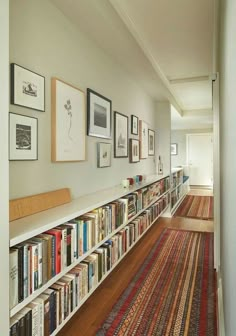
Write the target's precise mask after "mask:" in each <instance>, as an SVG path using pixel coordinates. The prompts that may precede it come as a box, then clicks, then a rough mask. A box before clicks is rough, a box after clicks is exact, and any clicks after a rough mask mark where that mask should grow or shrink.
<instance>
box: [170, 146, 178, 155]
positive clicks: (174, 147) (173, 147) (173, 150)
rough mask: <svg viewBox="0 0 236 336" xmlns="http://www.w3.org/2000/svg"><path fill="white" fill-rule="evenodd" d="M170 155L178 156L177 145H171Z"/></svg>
mask: <svg viewBox="0 0 236 336" xmlns="http://www.w3.org/2000/svg"><path fill="white" fill-rule="evenodd" d="M170 154H171V155H177V154H178V145H177V143H172V144H171V145H170Z"/></svg>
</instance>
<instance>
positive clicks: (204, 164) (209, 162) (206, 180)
mask: <svg viewBox="0 0 236 336" xmlns="http://www.w3.org/2000/svg"><path fill="white" fill-rule="evenodd" d="M186 141H187V163H188V166H189V184H190V186H203V187H211V188H212V186H213V135H212V134H211V133H201V134H187V138H186Z"/></svg>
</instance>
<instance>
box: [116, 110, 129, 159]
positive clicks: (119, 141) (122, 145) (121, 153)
mask: <svg viewBox="0 0 236 336" xmlns="http://www.w3.org/2000/svg"><path fill="white" fill-rule="evenodd" d="M114 157H115V158H125V157H128V116H126V115H124V114H122V113H119V112H116V111H115V112H114Z"/></svg>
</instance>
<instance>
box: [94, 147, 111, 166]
mask: <svg viewBox="0 0 236 336" xmlns="http://www.w3.org/2000/svg"><path fill="white" fill-rule="evenodd" d="M100 145H109V147H110V164H109V166H101V165H100V160H99V157H100V155H99V154H100ZM97 167H98V168H107V167H111V143H110V142H98V143H97Z"/></svg>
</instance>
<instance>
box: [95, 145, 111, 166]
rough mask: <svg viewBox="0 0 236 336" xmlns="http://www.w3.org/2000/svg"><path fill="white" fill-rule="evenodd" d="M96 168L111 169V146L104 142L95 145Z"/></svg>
mask: <svg viewBox="0 0 236 336" xmlns="http://www.w3.org/2000/svg"><path fill="white" fill-rule="evenodd" d="M97 166H98V168H105V167H111V144H110V143H106V142H98V143H97Z"/></svg>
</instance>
